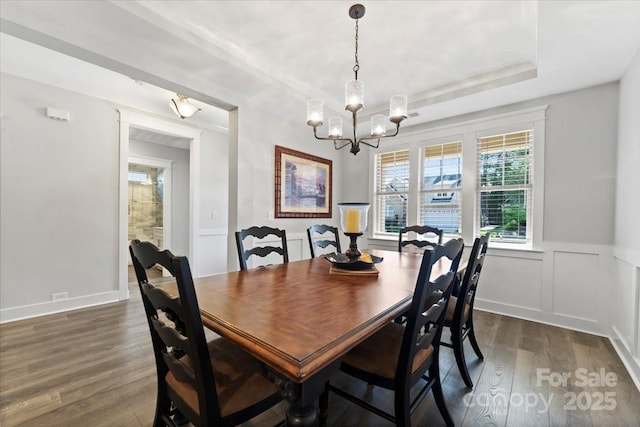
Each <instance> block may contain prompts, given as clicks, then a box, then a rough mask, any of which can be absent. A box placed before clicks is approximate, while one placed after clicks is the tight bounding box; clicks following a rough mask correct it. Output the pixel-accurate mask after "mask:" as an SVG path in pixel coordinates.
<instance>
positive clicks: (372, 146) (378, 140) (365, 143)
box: [358, 136, 384, 148]
mask: <svg viewBox="0 0 640 427" xmlns="http://www.w3.org/2000/svg"><path fill="white" fill-rule="evenodd" d="M380 138H384V137H383V136H381V137H380ZM380 138H360V141H358V144H364V145H368V146H369V147H371V148H378V147H379V146H380ZM365 139H376V140H377V141H376V144H375V145H373V144H369V143H368V142H367V141H365Z"/></svg>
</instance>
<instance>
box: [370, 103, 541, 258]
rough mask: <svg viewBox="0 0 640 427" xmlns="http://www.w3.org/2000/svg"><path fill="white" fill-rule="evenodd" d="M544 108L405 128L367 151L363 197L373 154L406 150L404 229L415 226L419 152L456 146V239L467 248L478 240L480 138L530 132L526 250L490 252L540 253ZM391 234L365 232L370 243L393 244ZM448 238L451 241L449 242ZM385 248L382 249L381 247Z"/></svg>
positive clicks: (518, 247)
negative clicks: (458, 206)
mask: <svg viewBox="0 0 640 427" xmlns="http://www.w3.org/2000/svg"><path fill="white" fill-rule="evenodd" d="M548 107H549V105H548V104H546V105H541V106H536V107H532V108H527V109H521V110H514V111H511V112H507V113H503V114H497V115H492V116H485V117H481V118H477V119H473V120H467V121H459V122H455V123H451V124H447V125H443V126H434V125H433V123H424V124H418V125H415V126H410V127H405V128H403V131H402V132H400V135H398V136H397V137H396V138H393V140H390V141H388V142H387V143H386V144H385V146H384V147H381V148H379V149H377V150H370V151H369V171H370V174H369V194H371V197H372V198H373V199H374V200H373V202H375V191H374V189H375V180H376V176H375V173H376V170H375V158H376V154H383V153H385V152H392V151H398V150H402V149H409V206H408V211H407V223H408V224H410V225H411V224H419V222H418V215H419V202H420V199H419V197H420V181H419V180H420V179H421V176H422V170H421V168H422V164H421V161H422V160H421V156H422V150H423V148H424V147H426V146H429V145H439V144H445V143H448V142H454V141H462V189H461V206H462V213H461V217H462V219H461V232H462V233H461V237H462V238H463V239H464V241H465V242H466V243H467V244H471V242H473V239H474V238H475V237H476V236H478V235H479V234H480V230H479V229H478V227H479V226H478V224H479V221H476V217H477V209H478V208H477V206H478V203H477V200H478V196H477V191H476V190H477V188H478V186H477V183H476V182H477V163H478V157H477V156H478V140H479V139H480V138H483V137H486V136H491V135H497V134H504V133H511V132H518V131H523V130H531V131H532V132H533V138H534V141H533V144H534V149H533V169H532V176H533V187H532V209H531V213H530V215H531V221H529V222H530V223H531V225H530V226H531V230H532V231H531V240H530V242H529V243H528V244H523V243H509V242H498V241H495V242H492V245H491V246H492V247H493V248H501V249H513V250H532V251H541V250H542V244H543V240H542V239H543V212H544V152H545V149H544V146H545V122H546V111H547V109H548ZM376 212H377V211H376V210H375V209H373V210H372V215H373V216H374V217H373V218H371V222H370V224H377V218H376V217H375V215H376ZM391 234H392V233H380V232H378V230H376V229H375V226H372V227H369V230H368V231H367V237H368V238H369V239H371V240H372V242H374V243H375V240H379V241H380V242H381V244H383V245H385V243H383V242H384V241H387V242H388V241H389V240H396V239H397V236H395V235H391ZM446 236H447V235H445V240H446ZM449 237H451V236H449ZM386 245H388V243H387V244H386Z"/></svg>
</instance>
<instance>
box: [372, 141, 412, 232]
mask: <svg viewBox="0 0 640 427" xmlns="http://www.w3.org/2000/svg"><path fill="white" fill-rule="evenodd" d="M375 168H376V170H375V177H376V178H375V179H376V182H375V205H376V212H375V232H377V233H397V232H398V231H399V230H400V229H401V228H402V227H405V226H406V225H407V209H408V199H409V150H400V151H394V152H391V153H382V154H377V155H376V157H375Z"/></svg>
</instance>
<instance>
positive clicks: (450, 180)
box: [418, 141, 462, 235]
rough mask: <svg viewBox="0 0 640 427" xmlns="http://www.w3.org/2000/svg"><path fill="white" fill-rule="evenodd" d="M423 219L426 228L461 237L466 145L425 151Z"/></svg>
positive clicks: (421, 220)
mask: <svg viewBox="0 0 640 427" xmlns="http://www.w3.org/2000/svg"><path fill="white" fill-rule="evenodd" d="M423 153H424V155H423V158H422V180H421V188H420V202H419V209H420V210H419V218H418V221H419V222H420V223H421V224H422V225H428V226H431V227H435V228H439V229H441V230H443V231H444V232H445V233H449V234H458V235H459V234H460V233H461V227H462V205H461V194H460V191H461V189H462V141H458V142H450V143H447V144H439V145H431V146H428V147H424V149H423Z"/></svg>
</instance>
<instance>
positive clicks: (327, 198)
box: [274, 145, 333, 218]
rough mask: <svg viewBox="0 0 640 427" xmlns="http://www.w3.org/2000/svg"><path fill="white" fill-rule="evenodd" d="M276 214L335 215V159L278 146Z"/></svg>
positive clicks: (296, 215)
mask: <svg viewBox="0 0 640 427" xmlns="http://www.w3.org/2000/svg"><path fill="white" fill-rule="evenodd" d="M275 154H276V155H275V181H274V187H275V217H276V218H331V216H332V212H331V210H332V194H333V170H332V169H333V162H332V161H331V160H329V159H323V158H322V157H318V156H314V155H312V154H307V153H303V152H301V151H296V150H292V149H290V148H286V147H282V146H279V145H276V146H275Z"/></svg>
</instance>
